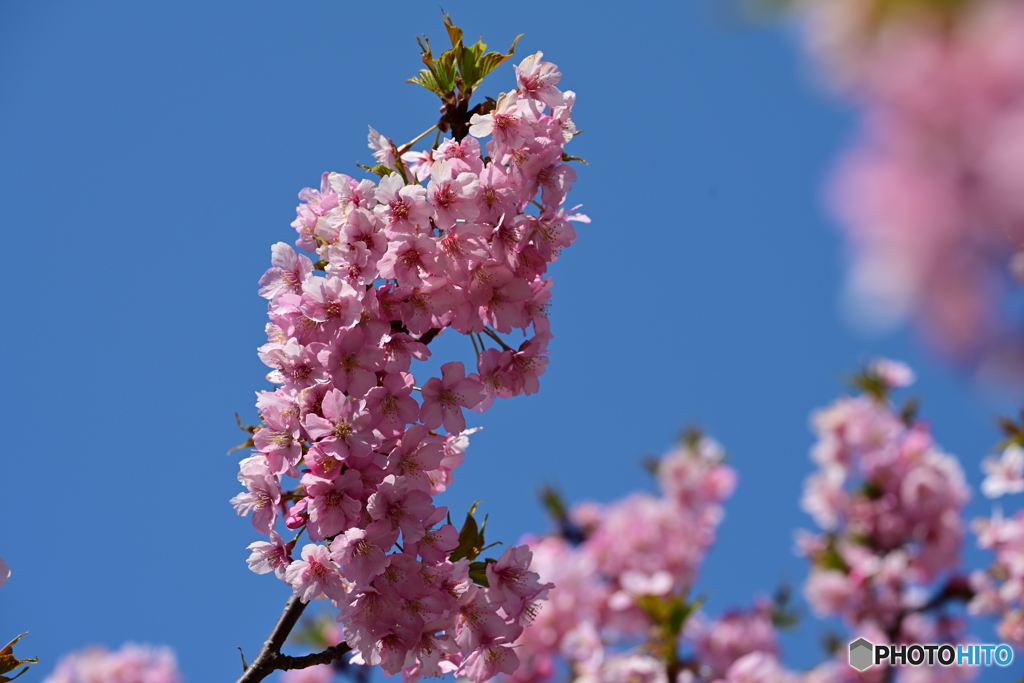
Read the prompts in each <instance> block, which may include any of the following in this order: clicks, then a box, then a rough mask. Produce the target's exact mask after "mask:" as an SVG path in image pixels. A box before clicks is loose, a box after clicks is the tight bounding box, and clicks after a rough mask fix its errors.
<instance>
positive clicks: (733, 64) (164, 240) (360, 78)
mask: <svg viewBox="0 0 1024 683" xmlns="http://www.w3.org/2000/svg"><path fill="white" fill-rule="evenodd" d="M444 9H445V10H446V11H448V12H450V13H451V14H452V16H453V18H454V19H455V21H456V23H458V24H460V25H461V26H462V27H463V28H464V29H465V30H466V32H467V34H468V36H476V35H478V34H483V35H484V38H485V40H486V41H487V42H488V43H489V44H490V45H492V46H493V47H495V48H502V49H504V48H506V47H507V46H508V44H509V43H510V42H511V40H512V38H513V37H514V36H515V35H516V34H519V33H525V34H526V35H525V37H524V38H523V39H522V40H521V41H520V43H519V46H518V49H517V55H521V56H526V55H529V54H531V53H533V52H535V51H537V50H543V51H544V53H545V58H546V59H549V60H551V61H554V62H555V63H557V64H558V65H559V66H560V67H561V70H562V72H563V74H564V78H563V81H562V85H563V87H564V88H566V89H571V90H574V91H576V92H577V94H578V100H577V106H576V110H575V118H576V122H577V125H578V126H579V127H580V128H583V129H585V130H586V133H585V134H583V135H581V136H579V137H577V138H576V139H575V140H574V141H573V143H572V145H571V146H570V151H571V153H572V154H575V155H577V156H580V157H583V158H585V159H587V160H588V161H589V162H590V165H589V166H586V167H583V168H582V169H580V170H579V180H578V182H577V183H576V189H575V190H574V191H573V192H572V194H571V195H570V201H571V202H573V203H582V204H583V205H584V209H583V211H584V212H586V213H587V214H589V215H590V216H591V218H592V219H593V223H591V224H590V225H586V226H579V228H580V229H579V239H578V241H577V243H576V244H575V245H574V246H573V247H572V248H571V249H569V250H567V251H566V252H565V253H564V254H563V256H562V259H561V260H560V261H559V262H558V263H556V264H555V266H554V268H553V275H554V278H555V282H556V286H555V290H554V298H553V308H552V321H553V332H554V333H555V339H554V341H553V342H552V344H551V362H550V365H549V366H548V368H549V369H548V372H547V374H546V375H545V376H544V377H543V378H542V389H541V392H540V393H539V394H537V395H534V396H530V397H520V398H517V399H514V400H511V401H505V402H498V403H497V404H496V405H495V406H494V407H493V408H492V409H491V410H490V411H489V412H488V413H486V414H485V415H483V416H480V417H478V418H474V417H472V416H471V418H470V421H471V423H473V422H475V423H476V424H477V425H478V426H483V427H485V429H484V431H483V432H481V433H480V434H478V435H477V436H476V437H474V441H473V445H472V448H471V449H470V452H469V456H468V458H467V460H466V464H465V465H464V466H463V468H462V469H460V470H459V471H458V473H457V482H456V486H455V488H454V490H452V491H451V492H450V493H449V494H446V497H445V498H444V499H443V504H447V505H449V506H450V507H451V509H452V510H453V513H455V514H454V516H456V517H457V516H459V515H461V512H462V511H464V510H465V509H466V508H467V507H468V506H469V504H470V503H471V502H472V501H473V500H476V499H482V500H484V501H485V502H484V504H483V508H482V509H483V511H485V512H487V513H489V514H490V526H489V528H490V529H491V530H492V532H491V533H492V534H493V538H494V539H496V540H497V539H501V540H505V541H514V540H515V539H516V538H518V537H519V535H520V534H522V533H525V532H530V531H533V532H537V531H544V530H546V529H547V528H548V524H547V521H546V520H545V518H544V514H543V512H542V511H541V509H540V506H539V505H538V504H537V503H536V495H535V494H536V490H537V488H538V486H539V485H540V484H542V483H545V482H547V483H554V484H557V485H558V486H560V487H561V488H562V489H563V491H564V492H565V494H566V496H567V497H568V498H569V499H570V500H574V501H575V500H582V499H588V498H589V499H596V500H611V499H613V498H617V497H620V496H622V495H624V494H626V493H627V492H629V491H631V490H634V489H636V488H652V487H653V484H652V482H651V481H650V478H649V477H648V475H647V474H646V473H645V472H644V471H643V469H642V467H641V466H640V463H641V461H642V459H643V458H644V457H645V456H646V455H648V454H656V453H660V452H662V451H664V450H665V449H666V448H667V447H668V446H669V445H670V443H671V442H672V441H673V439H674V438H675V437H676V435H677V434H678V433H679V431H680V430H681V429H682V428H684V427H685V426H687V425H689V424H699V425H700V426H702V427H703V428H704V429H705V430H706V431H708V432H709V433H711V434H712V435H714V436H715V437H716V438H717V439H719V440H720V441H721V442H722V443H723V444H724V445H725V447H726V448H727V450H728V451H729V453H730V459H731V462H732V464H733V465H734V466H735V467H736V468H737V469H738V471H739V474H740V485H739V489H738V491H737V493H736V494H735V496H734V498H733V500H732V501H731V503H730V504H729V507H728V512H727V518H726V521H725V523H724V525H723V527H722V529H721V540H720V542H719V544H718V546H717V547H716V548H715V550H714V551H713V552H712V554H711V556H710V558H709V560H708V562H707V564H706V566H705V569H704V571H703V579H702V583H701V588H702V589H704V590H705V591H706V592H707V593H708V594H709V596H710V601H709V603H708V606H709V609H710V610H711V611H712V612H717V611H719V610H721V609H723V608H725V607H728V606H733V605H741V604H749V602H750V600H751V599H752V598H753V597H754V596H756V595H758V594H760V593H763V592H767V591H771V590H773V589H774V587H775V586H776V584H777V583H778V582H779V581H780V580H789V581H790V582H793V583H799V582H800V581H802V579H803V577H804V574H805V566H804V563H803V562H802V561H801V560H800V559H798V558H796V557H795V556H794V555H793V549H792V545H793V544H792V535H793V531H794V529H796V528H798V527H809V525H810V523H811V522H810V519H809V518H807V517H806V516H804V515H803V513H801V512H800V510H799V505H798V500H799V495H800V490H801V486H802V481H803V479H804V477H805V476H806V475H807V474H808V473H809V472H810V471H811V466H810V463H809V459H808V455H807V453H808V448H809V446H810V445H811V441H812V439H811V435H810V433H809V431H808V428H807V416H808V414H809V412H810V411H811V410H812V409H813V408H815V407H818V406H822V405H824V404H826V403H827V402H829V401H830V400H832V398H833V397H834V396H836V395H837V394H838V393H839V392H840V391H841V390H842V386H841V382H842V379H843V377H844V376H845V374H846V373H847V371H849V370H852V369H854V368H855V367H857V366H858V365H859V364H860V363H861V362H863V361H864V360H866V359H868V358H870V357H872V356H876V355H889V356H892V357H896V358H900V359H903V360H906V361H908V362H910V363H911V364H912V365H913V366H914V367H915V368H916V369H917V370H918V372H919V376H920V381H919V383H918V384H917V385H916V387H915V392H916V393H919V394H920V395H922V396H923V398H924V414H925V415H926V416H927V417H929V418H930V419H931V420H932V421H933V424H934V426H935V431H936V433H937V438H938V440H939V442H940V443H941V444H943V445H944V446H945V447H946V448H947V449H948V450H950V451H951V452H953V453H955V454H957V455H959V456H960V457H961V459H962V462H963V464H964V467H965V470H966V471H967V474H968V477H969V479H970V480H971V481H972V483H974V484H975V485H976V484H977V483H978V482H979V481H980V473H979V471H978V462H979V461H980V458H981V456H983V455H984V454H985V453H986V452H987V450H988V449H989V447H990V445H991V444H992V443H994V442H995V441H996V440H997V438H998V435H997V434H996V432H995V430H994V428H993V427H992V421H993V418H994V417H995V415H996V414H998V412H999V411H1000V410H1004V409H1006V405H1007V404H1006V397H1003V398H1002V399H995V398H992V397H990V396H985V395H982V394H980V393H978V392H976V391H974V390H972V389H971V388H970V386H969V385H968V383H967V381H966V379H965V378H964V377H963V376H962V375H961V374H958V373H957V372H956V371H955V370H952V369H950V368H947V367H945V366H944V365H942V364H941V363H939V362H938V361H936V360H934V359H933V358H931V357H929V356H928V355H927V354H926V353H925V351H924V350H923V349H922V348H921V346H920V345H919V344H918V343H917V342H916V340H914V339H913V338H912V337H911V336H910V335H908V334H906V333H900V332H897V333H893V334H891V335H889V336H885V337H881V338H865V337H862V336H858V335H856V334H854V333H853V332H852V331H851V330H850V328H849V327H848V326H846V325H845V324H844V323H843V321H842V319H841V316H840V314H839V306H838V301H839V292H840V288H841V282H842V268H843V263H844V261H843V251H842V244H841V242H840V239H839V235H838V232H837V230H836V229H835V228H834V226H833V225H832V223H831V222H830V221H829V219H828V217H827V216H826V215H825V214H824V212H823V210H822V208H821V202H820V200H819V197H820V187H821V184H822V182H823V178H824V177H825V174H826V173H827V171H828V169H829V168H830V165H831V163H832V159H833V158H834V157H835V155H836V153H837V152H838V151H839V150H840V149H841V148H842V147H843V146H844V145H845V144H846V143H847V141H848V140H849V139H850V137H851V136H852V135H853V131H854V119H853V116H852V114H851V113H850V112H848V111H846V110H844V109H843V107H842V106H841V103H838V102H836V101H834V100H832V99H830V98H829V97H828V96H827V95H824V94H822V90H821V88H820V87H819V86H818V85H816V84H815V82H814V79H813V78H812V77H810V76H809V75H808V69H807V68H806V66H805V63H804V60H803V58H802V56H801V54H800V52H799V49H798V48H797V47H796V41H795V40H794V36H793V35H790V34H789V33H787V31H785V30H782V29H780V28H778V27H774V28H764V27H760V28H759V27H752V26H749V25H743V24H742V23H740V22H738V21H736V20H735V18H734V17H732V16H731V15H730V14H729V12H728V11H726V10H725V9H724V6H723V5H722V4H721V3H713V2H710V1H709V0H704V1H700V2H697V1H690V2H678V1H672V2H650V1H642V0H641V1H638V2H633V3H629V4H628V5H623V4H620V3H609V2H602V1H594V2H587V3H582V2H581V3H560V4H551V3H544V2H539V1H534V0H526V1H524V2H518V3H514V4H512V3H479V2H477V3H473V2H467V1H463V0H452V1H449V2H446V3H445V5H444ZM419 33H427V34H429V35H431V36H434V37H436V40H437V41H438V44H440V43H441V39H442V37H443V30H442V25H441V21H440V12H439V10H438V8H437V7H436V6H435V5H432V4H431V3H413V2H381V3H373V4H371V3H343V2H339V1H333V2H328V1H325V0H319V1H312V0H295V1H293V2H288V3H284V2H267V1H265V0H259V1H256V2H245V3H243V2H236V1H234V0H229V1H224V2H217V3H210V2H198V1H194V0H182V1H180V2H174V3H156V2H151V3H139V2H128V1H127V0H109V1H106V2H99V3H72V2H49V3H41V2H29V1H28V0H6V1H5V2H3V3H2V4H0V225H2V227H3V235H4V241H5V248H4V255H5V259H4V260H5V262H6V263H5V267H4V268H3V269H2V274H0V277H2V278H3V290H4V291H5V292H7V296H6V303H5V307H4V308H5V313H6V316H7V317H6V320H7V321H8V322H7V325H6V326H5V328H6V332H5V334H4V335H3V341H2V344H3V347H4V349H5V353H4V355H5V357H6V358H8V360H9V362H10V363H11V365H10V366H8V370H7V377H8V381H7V387H8V389H7V396H6V398H5V400H4V402H3V404H4V406H5V407H4V410H3V417H2V429H3V433H4V434H5V435H6V439H5V441H6V443H5V452H4V455H3V458H2V459H0V481H2V482H3V486H4V494H3V495H2V496H0V556H3V557H4V558H6V559H7V560H8V562H9V563H10V565H11V567H12V570H13V576H12V579H11V580H10V582H9V583H8V585H7V586H6V587H5V588H4V589H2V590H0V637H2V636H4V635H8V634H9V635H11V636H13V635H15V634H17V633H20V632H21V631H25V630H30V631H31V634H30V635H29V636H28V637H27V638H26V639H24V640H23V641H22V645H23V649H22V650H20V652H21V653H23V654H26V655H34V656H38V657H40V658H41V659H42V663H41V664H40V665H39V666H38V667H37V668H36V669H34V670H33V671H32V672H30V674H28V675H27V676H26V678H25V680H26V681H32V680H41V679H42V678H43V675H44V674H45V673H46V672H49V671H50V670H51V669H52V667H53V665H54V663H55V662H56V659H57V658H58V657H59V655H60V654H61V653H63V652H67V651H69V650H72V649H78V648H80V647H82V646H84V645H86V644H88V643H100V644H105V645H107V646H111V647H116V646H119V645H120V644H121V643H123V642H125V641H129V640H130V641H136V642H149V643H165V644H168V645H171V646H172V647H174V648H175V649H176V650H177V652H178V656H179V660H180V663H181V667H182V669H183V670H184V672H185V674H186V676H187V677H188V680H190V681H193V682H195V681H200V680H211V681H212V680H233V679H234V677H236V676H237V674H238V673H239V669H240V667H239V661H238V651H237V650H236V649H235V648H236V646H242V647H243V648H244V650H245V652H246V654H247V655H249V656H250V658H251V657H252V656H254V655H255V653H256V651H257V650H258V648H259V645H260V643H261V642H262V641H263V639H264V638H265V637H266V634H267V632H268V631H269V629H270V627H271V625H272V623H273V621H274V619H275V618H276V616H277V614H278V613H279V612H280V609H281V606H282V605H283V604H284V601H285V599H286V598H287V595H288V593H289V591H288V588H287V587H286V586H285V585H284V584H282V583H280V582H278V581H276V580H274V579H272V578H268V577H265V576H264V577H260V576H256V575H255V574H252V573H251V572H250V571H249V570H248V568H247V567H246V565H245V558H246V557H247V555H248V553H247V551H246V550H245V546H246V545H248V544H249V543H250V542H252V541H253V540H257V538H256V534H255V533H254V532H253V530H252V527H251V525H250V524H249V522H248V520H245V519H241V518H238V517H236V516H235V514H234V512H233V510H232V509H231V506H230V505H229V504H228V499H229V498H231V497H232V496H233V495H235V494H236V493H237V492H238V491H239V486H238V483H237V481H236V479H235V475H236V471H237V460H238V454H237V453H235V454H233V455H231V456H225V454H224V453H225V451H226V450H227V449H228V448H229V447H231V446H233V445H235V444H237V443H238V442H240V441H241V440H242V439H243V437H244V436H245V435H244V434H242V433H241V432H239V431H238V430H237V428H236V426H235V424H234V417H233V414H234V413H235V412H238V413H240V414H241V415H242V417H243V418H244V419H246V420H247V421H253V420H254V419H255V409H254V407H253V401H254V394H253V392H255V391H256V390H259V389H264V388H266V387H267V384H266V382H265V380H264V379H263V376H264V374H265V373H266V368H265V367H264V366H263V365H262V364H261V363H260V361H259V360H258V358H257V357H256V352H255V349H256V347H257V346H258V345H259V344H260V343H262V341H263V326H264V322H265V301H264V300H262V299H260V298H259V297H258V296H257V294H256V290H257V285H256V282H257V280H258V279H259V277H260V275H261V274H262V273H263V271H264V270H265V269H266V268H267V266H268V263H269V256H270V245H271V244H273V243H275V242H278V241H282V240H284V241H292V240H293V239H294V236H293V235H294V233H293V231H292V229H291V228H290V227H289V225H288V224H289V222H290V221H291V220H292V219H293V217H294V207H295V204H296V203H297V200H296V193H297V192H298V191H299V190H300V189H302V188H303V187H307V186H316V185H317V183H318V182H319V177H320V174H321V173H322V172H323V171H328V170H332V171H340V172H346V173H354V172H356V171H357V170H358V169H356V168H355V166H354V163H355V162H357V161H358V162H363V163H366V162H367V161H368V160H369V150H368V149H367V148H366V127H367V126H368V125H372V126H374V127H375V128H377V129H378V130H380V131H382V132H383V133H385V134H386V135H389V136H391V137H393V138H394V139H395V140H396V141H400V140H407V139H411V138H412V137H414V136H415V135H416V134H418V133H419V132H421V131H422V130H424V129H425V128H427V127H428V126H429V125H431V124H432V123H433V122H434V120H435V119H436V106H435V103H434V101H433V100H432V98H433V95H431V94H430V93H427V92H426V91H425V90H422V89H420V88H418V87H416V86H413V85H407V84H404V83H403V81H404V80H405V79H406V78H409V77H410V76H412V75H414V74H415V72H416V71H417V69H418V66H419V64H418V52H417V48H416V44H415V41H414V36H415V35H416V34H419ZM512 78H513V76H512V73H511V67H509V66H505V67H502V68H501V69H499V70H498V71H497V72H496V73H495V74H494V75H492V77H491V78H490V79H489V81H488V84H487V86H486V88H485V90H487V92H489V93H492V94H496V93H497V92H499V91H500V90H507V89H510V88H511V87H512V83H513V80H512ZM443 341H444V343H443V344H441V345H440V348H441V349H442V350H443V351H444V352H445V353H447V354H450V355H449V358H463V359H466V358H470V357H471V347H470V346H469V342H468V341H466V340H464V339H457V338H455V337H454V336H453V338H451V339H445V340H443ZM987 509H988V504H987V503H986V502H984V501H977V500H976V501H975V502H974V503H972V507H971V514H972V515H976V514H983V513H984V512H985V511H986V510H987ZM815 633H816V632H815V630H814V628H812V626H811V624H805V625H804V626H803V627H802V628H801V629H800V630H799V631H798V632H797V633H796V634H794V635H792V636H788V637H787V641H786V644H785V645H786V648H787V652H786V655H787V661H788V662H789V663H790V664H792V665H793V666H809V665H811V664H813V663H814V662H816V661H817V660H818V658H819V651H818V649H817V646H816V635H815ZM979 633H980V634H981V635H982V636H983V639H984V636H986V635H990V632H989V631H985V630H981V631H979Z"/></svg>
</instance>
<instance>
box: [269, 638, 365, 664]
mask: <svg viewBox="0 0 1024 683" xmlns="http://www.w3.org/2000/svg"><path fill="white" fill-rule="evenodd" d="M349 652H352V648H351V646H349V644H348V643H338V644H337V645H332V646H331V647H329V648H327V649H326V650H324V651H323V652H314V653H313V654H309V655H303V656H301V657H289V656H288V655H282V654H279V655H278V656H277V659H276V662H277V664H276V666H275V667H274V668H276V669H283V670H287V669H305V668H306V667H309V666H313V665H315V664H330V663H331V662H333V661H335V660H337V659H341V658H342V657H344V656H345V655H347V654H348V653H349Z"/></svg>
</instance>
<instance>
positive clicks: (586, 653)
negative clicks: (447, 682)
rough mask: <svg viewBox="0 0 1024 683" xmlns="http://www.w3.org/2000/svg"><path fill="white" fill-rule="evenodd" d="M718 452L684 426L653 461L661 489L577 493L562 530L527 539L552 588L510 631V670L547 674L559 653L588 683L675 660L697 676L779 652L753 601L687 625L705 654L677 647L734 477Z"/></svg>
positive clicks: (659, 669) (650, 671)
mask: <svg viewBox="0 0 1024 683" xmlns="http://www.w3.org/2000/svg"><path fill="white" fill-rule="evenodd" d="M723 457H724V454H723V452H722V449H721V447H720V446H719V445H718V444H717V443H716V442H714V441H713V440H711V439H709V438H706V437H702V436H697V435H690V436H688V437H687V438H686V439H684V441H683V443H681V444H680V445H679V446H678V447H677V448H675V449H674V450H672V451H671V452H670V453H668V454H667V455H666V456H665V457H664V458H662V459H661V460H660V461H659V462H658V464H657V470H656V472H657V477H658V482H659V484H660V489H661V491H660V495H653V494H649V493H634V494H632V495H630V496H628V497H626V498H624V499H622V500H619V501H616V502H613V503H610V504H606V505H599V504H595V503H585V504H581V505H577V506H575V507H574V508H573V509H572V510H571V511H570V512H569V513H568V514H567V518H568V519H567V520H566V522H565V523H564V524H563V525H562V526H563V529H562V533H561V534H558V535H552V536H546V537H543V538H539V539H529V543H530V547H531V548H532V549H533V551H534V565H533V566H534V568H535V569H536V571H537V572H538V573H539V574H540V576H541V579H542V580H544V581H551V582H554V583H555V585H556V586H557V588H556V589H555V590H553V591H552V592H551V595H550V596H549V599H548V601H547V602H546V603H545V605H544V609H542V610H541V611H540V613H539V614H538V615H537V618H536V619H535V621H534V623H533V624H531V625H530V626H529V627H528V628H527V629H526V630H525V631H524V633H523V635H522V637H521V638H520V639H519V641H518V642H517V646H518V648H519V657H520V661H521V666H520V668H519V670H518V671H517V672H516V673H514V674H513V675H512V676H511V680H514V681H521V682H522V683H533V682H537V681H544V680H550V679H551V678H552V677H554V676H556V675H557V674H558V672H559V662H563V663H565V665H567V666H569V667H570V668H571V670H572V672H573V674H574V675H575V677H576V680H577V681H579V682H586V683H599V682H600V683H604V682H608V683H611V682H613V681H627V680H628V681H634V680H638V681H651V682H654V681H666V680H667V678H666V677H667V676H668V675H669V674H668V671H669V669H670V668H671V669H672V670H673V675H677V676H678V680H680V681H687V680H697V679H696V678H695V676H697V675H698V673H701V672H702V675H705V676H707V675H717V674H724V673H725V672H726V671H727V670H728V669H729V667H730V666H731V665H732V664H733V663H734V662H735V661H736V660H739V659H741V658H742V657H743V656H745V655H747V654H748V653H750V652H752V651H762V650H763V651H765V652H768V653H772V654H774V653H775V652H776V649H777V648H776V642H775V631H774V627H773V626H772V624H771V620H770V619H767V620H766V618H765V615H766V613H765V611H764V610H762V609H760V608H759V609H757V610H755V611H754V612H752V613H750V614H741V613H738V612H737V613H735V614H730V615H727V616H725V617H723V618H722V619H721V620H720V621H718V622H714V623H709V624H705V625H703V626H702V627H700V628H696V629H692V628H691V629H690V630H689V631H688V633H687V637H688V638H689V642H691V643H692V644H693V647H694V649H695V650H696V651H697V653H698V658H697V659H699V661H700V662H707V663H709V666H704V667H703V668H702V667H701V666H699V665H697V664H695V660H684V659H682V658H680V657H678V656H677V654H676V645H677V643H678V641H679V640H680V638H681V637H682V628H683V626H684V623H685V622H686V617H687V616H688V615H689V613H690V612H691V611H693V610H694V609H696V606H695V604H694V603H693V602H692V600H691V598H690V591H691V588H692V587H693V586H694V583H695V581H696V576H697V571H698V569H699V567H700V564H701V563H702V561H703V559H704V556H705V554H706V553H707V551H708V550H709V548H710V547H711V545H712V544H713V543H714V540H715V536H716V531H717V527H718V525H719V523H720V522H721V520H722V517H723V514H724V513H723V507H722V504H723V502H724V500H725V499H726V498H728V497H729V496H730V495H731V493H732V491H733V489H734V487H735V483H736V474H735V471H734V470H733V469H732V468H731V467H729V466H727V465H725V464H724V463H723ZM652 632H654V633H656V634H657V635H656V636H655V637H653V639H652V638H651V637H650V634H651V633H652ZM638 642H642V643H644V644H643V646H642V647H639V648H631V649H623V648H624V647H628V645H629V644H630V643H633V644H636V643H638ZM702 680H710V679H707V678H704V679H702Z"/></svg>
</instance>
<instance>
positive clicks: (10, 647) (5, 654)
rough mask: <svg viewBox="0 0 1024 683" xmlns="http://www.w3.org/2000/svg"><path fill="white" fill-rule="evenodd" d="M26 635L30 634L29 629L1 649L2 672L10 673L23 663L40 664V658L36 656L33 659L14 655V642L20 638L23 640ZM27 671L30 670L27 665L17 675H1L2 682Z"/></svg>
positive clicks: (0, 663) (11, 679) (0, 681)
mask: <svg viewBox="0 0 1024 683" xmlns="http://www.w3.org/2000/svg"><path fill="white" fill-rule="evenodd" d="M26 635H28V631H26V632H25V633H22V634H21V635H20V636H18V637H17V638H15V639H14V640H12V641H11V642H9V643H7V645H5V646H4V648H3V649H2V650H0V674H5V673H8V672H10V671H14V670H15V669H17V668H18V667H19V666H21V665H22V664H38V663H39V660H38V659H36V658H35V657H33V658H31V659H18V658H17V657H15V656H14V644H15V643H16V642H18V641H19V640H21V639H22V638H23V637H24V636H26ZM26 671H28V667H27V666H26V667H25V668H24V669H22V670H21V671H19V672H18V674H17V675H15V676H12V677H8V676H0V683H7V681H13V680H14V679H15V678H17V677H18V676H20V675H21V674H23V673H25V672H26Z"/></svg>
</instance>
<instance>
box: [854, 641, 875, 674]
mask: <svg viewBox="0 0 1024 683" xmlns="http://www.w3.org/2000/svg"><path fill="white" fill-rule="evenodd" d="M874 649H875V646H874V645H872V644H871V643H870V642H869V641H868V640H867V639H865V638H858V639H857V640H855V641H853V642H852V643H850V666H852V667H853V668H854V669H856V670H857V671H863V670H864V669H866V668H868V667H869V666H871V659H872V657H871V655H872V654H873V653H874Z"/></svg>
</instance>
